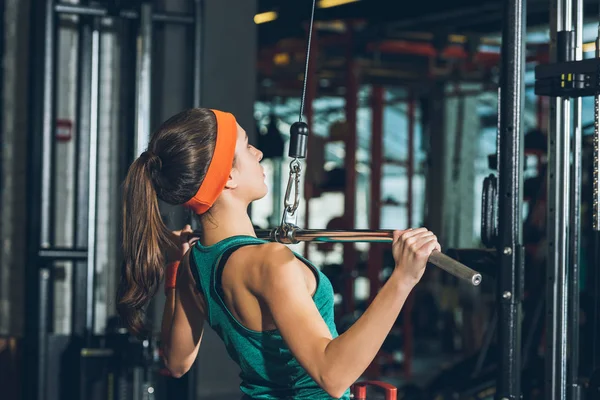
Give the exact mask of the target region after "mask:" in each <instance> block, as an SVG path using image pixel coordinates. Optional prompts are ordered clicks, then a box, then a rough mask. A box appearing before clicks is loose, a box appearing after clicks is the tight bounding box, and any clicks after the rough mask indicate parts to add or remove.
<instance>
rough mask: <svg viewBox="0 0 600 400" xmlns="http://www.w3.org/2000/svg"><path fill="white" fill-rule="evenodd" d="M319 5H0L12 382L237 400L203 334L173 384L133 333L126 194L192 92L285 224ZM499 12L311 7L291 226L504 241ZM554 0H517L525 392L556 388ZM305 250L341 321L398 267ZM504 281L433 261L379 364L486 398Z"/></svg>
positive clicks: (151, 344)
mask: <svg viewBox="0 0 600 400" xmlns="http://www.w3.org/2000/svg"><path fill="white" fill-rule="evenodd" d="M311 6H312V1H310V0H288V1H283V0H169V1H167V0H154V1H142V0H98V1H85V0H81V1H66V0H65V1H51V0H47V1H42V0H4V1H3V2H1V6H0V13H1V14H0V26H1V29H0V35H2V36H1V37H0V56H1V58H2V68H1V70H0V74H1V75H0V93H2V96H1V102H2V103H1V107H0V127H1V129H0V213H1V214H0V238H1V243H2V246H1V252H0V388H1V389H0V398H1V399H3V400H15V399H48V400H54V399H120V400H122V399H133V400H138V399H174V398H177V399H190V400H191V399H223V400H225V399H237V398H239V396H240V394H239V393H240V392H239V388H238V384H239V378H238V373H239V371H238V370H237V367H236V366H235V364H234V363H233V362H232V361H230V359H229V358H228V356H227V355H226V352H225V349H224V347H223V345H222V344H221V342H220V340H219V339H218V337H217V336H216V334H215V333H214V332H212V331H211V330H210V328H208V327H207V328H206V330H207V332H206V333H205V336H204V339H203V343H202V346H201V349H200V354H199V357H198V360H197V363H196V365H195V366H194V368H193V369H192V370H191V371H190V372H189V373H188V374H186V375H185V376H184V377H183V378H181V379H178V380H175V379H172V378H170V377H168V376H166V373H165V370H164V368H163V366H162V364H161V362H160V357H159V355H158V343H157V340H156V339H157V338H156V337H154V338H149V339H148V340H146V341H143V342H140V341H138V340H135V339H134V338H132V337H130V336H129V335H127V333H126V332H124V331H123V329H122V328H121V327H120V324H119V321H118V319H117V318H116V317H115V314H116V312H115V301H114V299H115V295H116V284H117V282H118V277H119V273H120V265H121V254H120V218H121V217H120V202H121V199H120V195H121V190H120V188H121V183H122V181H123V179H124V176H125V174H126V171H127V168H128V166H129V165H130V163H131V162H132V161H133V160H134V159H135V158H136V157H137V156H138V155H139V154H140V153H141V152H142V151H143V150H144V149H145V146H146V145H147V143H148V137H149V135H150V133H151V132H152V131H153V130H154V129H156V128H157V127H158V126H159V124H160V123H161V122H162V121H164V120H165V119H167V118H168V117H170V116H171V115H173V114H175V113H177V112H178V111H180V110H182V109H185V108H189V107H196V106H201V107H210V108H217V109H223V110H226V111H229V112H232V113H234V114H235V115H236V116H237V118H238V121H239V123H240V124H241V125H242V126H243V127H244V128H245V129H246V131H247V132H248V135H249V137H250V141H251V142H252V143H254V144H255V145H256V146H258V147H259V148H260V149H261V150H262V151H263V152H264V155H265V157H264V161H263V165H264V166H265V170H266V171H267V183H268V185H269V189H270V190H269V194H268V195H267V196H266V197H265V198H263V199H261V200H260V201H257V202H255V203H254V204H253V205H252V206H251V209H250V213H251V217H252V220H253V222H254V224H255V225H256V227H259V228H269V227H273V226H277V225H278V224H279V223H280V221H281V215H282V211H283V200H284V194H285V189H286V185H287V180H288V176H289V162H290V158H289V157H288V156H287V150H288V142H289V128H290V126H291V124H292V123H293V122H295V121H297V120H298V118H299V110H300V103H301V95H302V90H303V79H304V68H305V62H306V50H307V38H308V34H309V30H310V29H309V27H310V25H309V22H310V12H311ZM502 6H503V2H501V1H499V0H487V1H476V0H459V1H453V2H443V3H439V2H437V3H436V2H434V3H431V2H430V3H427V2H423V3H420V2H416V3H405V2H399V1H384V0H317V8H316V13H315V24H314V26H313V29H312V46H311V52H310V61H309V66H310V68H309V71H308V75H307V87H306V101H305V113H304V115H303V116H302V118H303V120H304V121H306V122H307V123H308V124H309V127H310V133H311V136H310V139H309V143H308V157H307V159H306V160H305V162H303V164H302V180H301V185H300V192H301V204H300V209H299V210H300V211H299V216H298V225H299V226H300V227H305V228H329V229H350V228H362V229H403V228H407V227H418V226H427V227H428V228H429V229H431V230H433V231H434V232H435V233H436V234H437V235H438V238H439V240H440V242H441V244H442V246H443V247H444V250H446V251H447V252H448V253H449V254H452V251H455V253H454V254H455V255H456V254H458V253H457V252H456V251H457V250H455V249H462V250H463V251H462V253H460V254H462V255H464V254H467V255H468V254H469V252H468V251H466V250H469V249H479V250H482V249H487V248H491V247H493V246H494V245H493V243H490V241H489V240H486V239H485V238H486V237H489V235H488V234H486V232H485V230H486V229H489V226H488V225H486V223H485V222H486V221H485V220H486V218H485V214H486V209H487V208H486V207H487V206H482V195H483V192H484V190H483V188H484V179H485V178H486V177H488V176H489V175H490V174H493V173H495V172H496V171H495V168H496V166H495V164H496V163H495V154H496V149H497V126H498V86H499V66H500V48H501V28H502V20H503V17H502ZM549 8H550V7H549V3H548V2H546V1H539V0H530V1H528V4H527V29H528V30H527V36H526V42H527V46H526V72H525V84H526V89H525V93H524V103H525V109H524V115H523V122H524V131H523V132H524V134H525V147H526V149H525V163H524V168H525V169H524V186H523V192H524V197H525V198H524V200H525V201H524V203H523V210H522V215H523V221H524V245H525V249H526V267H525V271H526V273H525V299H524V303H523V308H524V315H525V318H524V320H525V323H524V327H523V343H524V349H523V352H524V353H523V354H524V355H523V358H524V374H525V376H526V377H527V379H524V380H523V385H524V388H523V390H524V398H526V399H534V398H543V396H542V394H541V390H542V389H543V383H542V381H543V370H544V368H543V364H540V362H542V361H541V360H543V356H544V341H543V338H544V321H545V320H544V317H543V310H544V297H545V285H544V283H545V282H544V275H545V259H546V247H545V232H546V226H545V225H546V218H545V215H546V214H545V205H546V199H545V197H546V186H545V182H546V177H545V169H546V161H547V151H546V147H547V139H546V133H547V125H548V102H547V99H544V98H540V97H536V96H535V94H534V90H533V82H534V72H533V70H534V68H535V66H536V65H538V64H539V63H544V62H548V60H549V51H548V42H549V27H548V20H549ZM585 10H586V14H585V15H586V16H590V17H592V16H597V15H598V3H597V2H589V3H588V2H587V1H586V2H585ZM585 21H586V23H585V27H584V30H583V39H584V43H585V45H584V48H583V50H584V57H585V58H590V57H593V56H594V51H595V46H594V43H593V41H594V40H595V39H596V36H597V32H598V20H597V18H596V17H594V18H586V20H585ZM583 106H584V107H583V124H584V126H585V129H584V139H583V140H584V145H583V168H584V173H583V186H582V187H581V188H582V195H583V205H582V209H581V211H582V251H581V259H580V262H581V264H580V273H581V274H580V282H581V285H580V294H581V312H582V318H581V343H582V347H585V346H586V344H590V343H591V338H592V336H591V329H590V325H591V320H592V317H591V316H592V310H593V297H592V294H591V286H592V284H591V282H593V281H594V279H596V275H597V272H595V271H594V268H593V267H597V266H598V265H600V261H599V259H598V254H597V252H596V253H595V251H596V249H597V248H598V247H599V246H598V243H597V242H594V240H596V241H597V238H596V239H595V238H594V236H593V235H592V232H591V226H590V221H591V218H590V217H589V214H590V207H591V183H590V182H591V181H590V176H591V168H592V161H591V160H592V158H591V156H592V146H591V135H590V134H591V133H592V132H593V100H592V98H585V99H584V100H583ZM161 209H162V212H163V217H164V219H165V221H166V222H167V224H168V226H169V227H171V228H172V229H179V228H181V227H182V226H183V225H184V224H185V223H193V222H194V221H193V220H192V219H191V218H190V215H189V213H188V212H186V211H185V210H184V209H183V208H181V207H170V206H168V205H165V204H163V205H162V206H161ZM482 216H483V218H482ZM482 225H483V227H482ZM482 238H483V239H482ZM594 243H596V244H594ZM291 247H292V249H293V250H295V251H297V252H299V253H301V254H304V255H305V256H307V257H308V258H309V259H310V260H312V261H313V262H314V263H315V264H316V265H317V266H318V267H319V268H321V270H322V271H323V272H324V273H325V274H326V275H327V276H328V277H329V278H330V279H331V280H332V283H333V285H334V290H335V292H336V319H337V324H338V330H339V331H340V332H343V331H344V330H345V329H347V328H348V327H349V326H350V325H351V324H352V323H353V322H354V321H355V320H356V319H357V318H358V317H359V316H360V315H361V313H362V312H363V311H364V309H365V308H366V307H367V306H368V304H369V301H370V299H372V297H373V296H374V295H375V294H376V293H377V290H378V288H379V287H381V285H382V284H383V283H384V282H385V280H386V279H387V277H388V276H389V274H390V272H391V270H392V268H393V259H392V256H391V253H390V251H389V250H390V247H389V245H381V244H372V245H369V244H365V243H358V244H350V245H341V244H339V245H338V244H336V245H324V244H320V245H317V244H298V245H292V246H291ZM465 249H466V250H465ZM477 254H481V252H478V253H477ZM469 261H470V262H471V264H469V265H470V266H472V267H473V268H476V267H477V266H481V268H487V269H492V270H493V269H494V268H495V267H496V265H495V262H494V261H493V259H482V258H481V257H479V258H477V259H473V260H469ZM469 261H467V260H465V261H464V262H465V263H467V264H468V263H469ZM596 269H597V268H596ZM495 296H496V295H495V281H494V279H486V278H485V277H484V281H483V284H482V285H481V286H479V287H472V286H468V285H465V284H463V283H461V282H459V281H458V280H456V279H454V278H452V277H451V276H450V275H448V274H445V273H443V272H441V270H439V269H437V268H429V269H428V271H427V273H426V275H425V277H424V278H423V280H422V282H421V283H420V284H419V285H418V287H417V288H416V289H415V290H414V291H413V293H412V295H411V297H410V299H409V301H408V304H407V306H406V307H405V309H404V310H403V312H402V313H401V315H400V317H399V318H398V320H397V323H396V324H395V326H394V328H393V329H392V332H391V333H390V335H389V337H388V339H387V340H386V342H385V344H384V346H383V348H382V350H381V352H380V353H379V355H378V356H377V358H376V359H375V360H374V362H373V364H372V365H371V367H370V368H369V369H368V370H367V371H366V373H365V378H370V379H379V380H384V381H388V382H391V383H393V384H395V385H397V386H398V387H399V388H401V390H400V396H403V397H401V398H405V399H421V398H422V399H425V398H431V399H433V398H436V399H450V398H459V397H452V396H454V395H453V394H454V393H461V396H472V397H460V398H472V399H492V398H493V396H494V393H495V386H494V385H495V383H494V380H495V378H496V375H495V371H496V370H495V368H496V362H497V359H498V353H497V348H496V347H495V343H496V337H495V335H494V332H495V327H496V326H497V324H498V322H497V320H496V318H495V315H496V313H495V311H496V309H495ZM163 302H164V298H163V295H162V293H161V292H159V294H158V296H157V297H156V299H155V300H154V301H153V303H152V304H151V306H150V308H149V309H148V312H147V317H148V320H149V321H150V323H151V324H153V326H154V331H155V333H156V334H158V331H159V328H160V326H159V323H160V317H161V313H162V306H163ZM586 316H587V319H586ZM571 351H579V349H571ZM590 360H591V352H590V351H582V353H581V358H580V363H581V373H582V375H584V376H585V374H589V373H590V369H591V365H590V363H591V361H590ZM465 393H468V394H465ZM411 396H412V397H411Z"/></svg>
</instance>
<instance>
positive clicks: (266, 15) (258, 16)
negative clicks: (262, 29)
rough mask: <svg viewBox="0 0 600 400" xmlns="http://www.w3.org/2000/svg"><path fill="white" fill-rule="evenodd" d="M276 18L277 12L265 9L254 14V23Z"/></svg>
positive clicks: (262, 22)
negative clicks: (265, 10)
mask: <svg viewBox="0 0 600 400" xmlns="http://www.w3.org/2000/svg"><path fill="white" fill-rule="evenodd" d="M276 19H277V13H276V12H275V11H267V12H264V13H260V14H256V15H255V16H254V23H255V24H264V23H265V22H271V21H275V20H276Z"/></svg>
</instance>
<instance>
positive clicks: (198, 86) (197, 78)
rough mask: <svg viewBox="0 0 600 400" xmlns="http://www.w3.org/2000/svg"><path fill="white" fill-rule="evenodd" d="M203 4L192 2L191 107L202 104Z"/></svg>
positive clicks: (196, 1) (198, 1)
mask: <svg viewBox="0 0 600 400" xmlns="http://www.w3.org/2000/svg"><path fill="white" fill-rule="evenodd" d="M203 15H204V13H203V2H202V0H195V1H194V85H193V88H194V93H193V96H192V98H193V107H200V106H201V104H202V48H203V43H202V38H203V35H202V32H203V31H202V28H203V21H202V16H203Z"/></svg>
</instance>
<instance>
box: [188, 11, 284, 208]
mask: <svg viewBox="0 0 600 400" xmlns="http://www.w3.org/2000/svg"><path fill="white" fill-rule="evenodd" d="M203 5H204V4H203V1H202V0H194V85H193V87H194V89H193V90H194V93H193V96H192V98H193V107H200V105H201V104H202V48H203V43H202V39H203V37H204V36H203V35H202V32H203V27H204V26H203V25H204V24H203V21H202V16H203V15H204V13H203ZM276 215H279V214H276Z"/></svg>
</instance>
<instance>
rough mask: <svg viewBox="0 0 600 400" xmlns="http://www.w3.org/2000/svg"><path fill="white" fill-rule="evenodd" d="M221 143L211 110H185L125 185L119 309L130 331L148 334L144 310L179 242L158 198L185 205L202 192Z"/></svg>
mask: <svg viewBox="0 0 600 400" xmlns="http://www.w3.org/2000/svg"><path fill="white" fill-rule="evenodd" d="M215 141H216V122H215V116H214V114H213V113H212V112H211V111H210V110H206V109H192V110H187V111H184V112H182V113H180V114H177V115H176V116H174V117H172V118H171V119H169V120H168V121H166V122H165V123H164V124H163V125H162V126H161V128H160V129H159V130H158V131H157V132H156V133H155V134H154V135H153V136H152V139H151V141H150V144H149V145H148V151H146V152H144V153H143V154H142V155H141V156H140V157H139V158H138V159H137V160H135V161H134V162H133V164H132V165H131V167H130V168H129V172H128V173H127V177H126V178H125V182H124V184H123V207H122V212H123V215H122V218H123V220H122V229H123V232H122V236H123V239H122V240H123V242H122V248H123V258H124V260H123V267H122V272H121V281H120V284H119V289H118V294H117V312H118V313H119V315H120V316H121V319H122V322H123V323H124V325H125V327H127V328H128V329H129V331H130V332H131V333H132V334H134V335H136V336H143V335H146V334H147V332H146V330H145V328H144V309H145V307H146V306H147V305H148V303H149V302H150V300H151V299H152V297H153V296H154V295H155V294H156V291H157V290H158V289H159V286H160V283H161V281H162V278H163V268H164V265H165V263H166V262H167V261H172V260H166V259H165V255H166V254H167V253H168V252H170V251H172V250H176V244H175V242H174V241H173V239H172V233H171V230H169V229H168V228H167V227H166V225H165V224H164V222H163V221H162V218H161V215H160V209H159V204H158V199H161V200H163V201H165V202H167V203H170V204H174V205H175V204H183V203H185V202H186V201H188V200H189V199H190V198H192V196H193V195H194V194H195V193H196V192H197V191H198V188H199V187H200V185H201V184H202V180H203V179H204V176H205V174H206V171H207V169H208V165H209V164H210V160H211V158H212V153H213V151H214V147H215Z"/></svg>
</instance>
